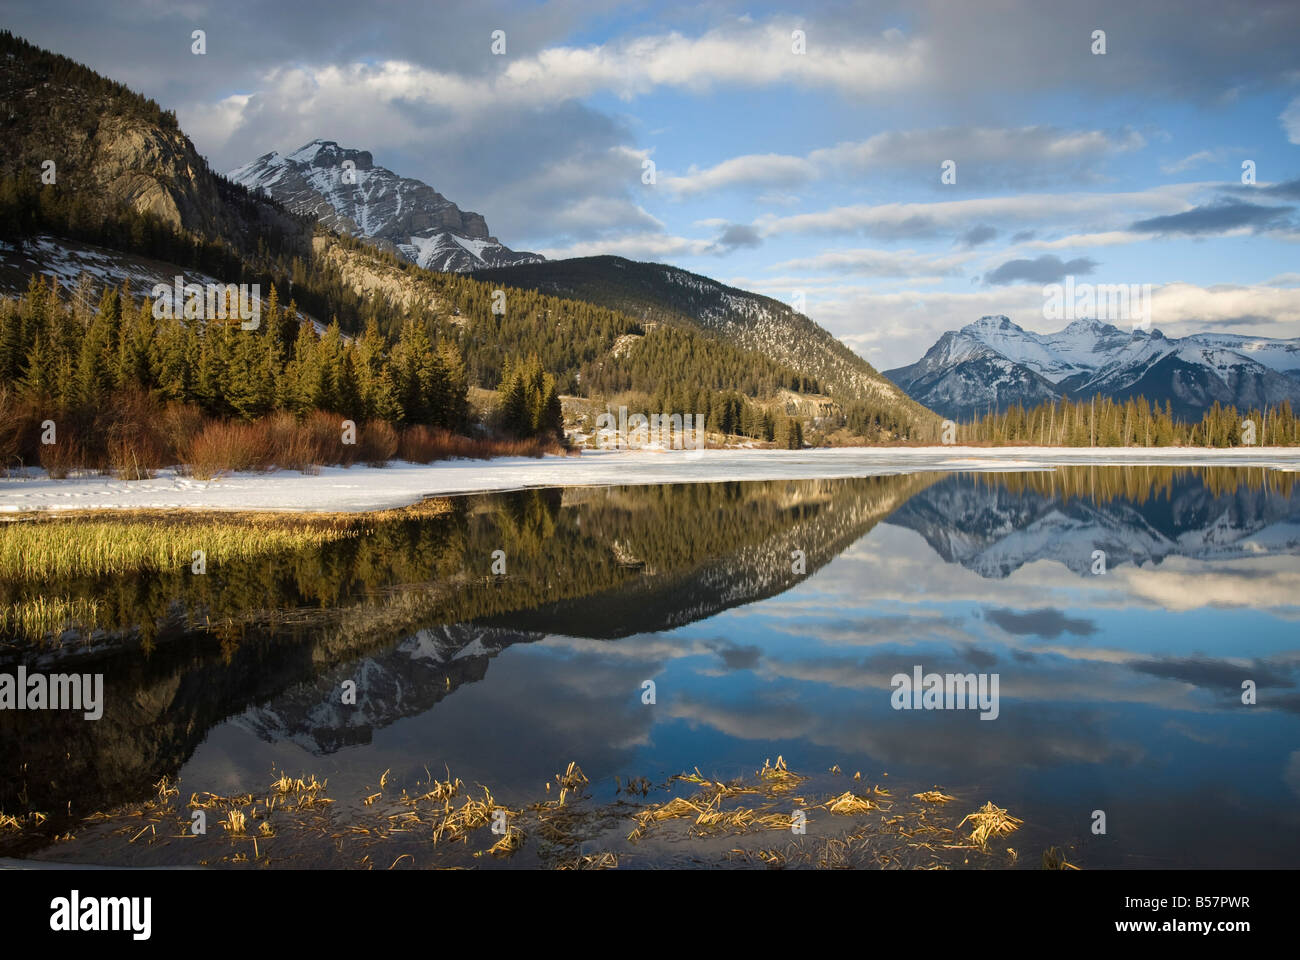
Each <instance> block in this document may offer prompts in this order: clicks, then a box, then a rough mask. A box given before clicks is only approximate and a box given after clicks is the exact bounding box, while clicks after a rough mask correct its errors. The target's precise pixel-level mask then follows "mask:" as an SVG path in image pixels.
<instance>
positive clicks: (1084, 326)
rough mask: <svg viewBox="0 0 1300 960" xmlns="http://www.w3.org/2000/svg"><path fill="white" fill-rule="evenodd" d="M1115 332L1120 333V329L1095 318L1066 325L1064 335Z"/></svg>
mask: <svg viewBox="0 0 1300 960" xmlns="http://www.w3.org/2000/svg"><path fill="white" fill-rule="evenodd" d="M1111 331H1114V332H1115V333H1119V328H1118V327H1116V326H1115V325H1114V324H1113V323H1105V322H1104V321H1101V320H1097V319H1095V318H1090V319H1086V320H1085V319H1080V320H1072V321H1070V323H1069V324H1067V325H1066V327H1065V329H1064V330H1062V331H1061V332H1062V333H1071V334H1087V333H1110V332H1111Z"/></svg>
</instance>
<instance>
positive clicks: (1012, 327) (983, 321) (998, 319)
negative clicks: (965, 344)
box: [961, 313, 1024, 336]
mask: <svg viewBox="0 0 1300 960" xmlns="http://www.w3.org/2000/svg"><path fill="white" fill-rule="evenodd" d="M997 331H1006V332H1008V333H1024V328H1022V327H1021V326H1020V325H1019V324H1016V323H1012V322H1011V318H1010V317H1007V316H1003V315H1002V314H1000V313H999V314H990V315H988V316H985V317H980V318H979V319H978V320H976V321H975V322H974V323H968V324H966V326H964V327H962V328H961V332H962V333H972V334H975V335H976V336H978V335H980V334H986V333H990V332H997Z"/></svg>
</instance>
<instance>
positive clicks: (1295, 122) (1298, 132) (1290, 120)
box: [1278, 97, 1300, 144]
mask: <svg viewBox="0 0 1300 960" xmlns="http://www.w3.org/2000/svg"><path fill="white" fill-rule="evenodd" d="M1278 119H1279V120H1281V121H1282V129H1283V130H1285V131H1286V138H1287V139H1288V140H1290V141H1291V142H1292V143H1296V144H1300V97H1296V98H1295V99H1294V100H1292V101H1291V102H1290V103H1288V104H1287V106H1286V109H1285V110H1283V111H1282V115H1281V116H1280V117H1278Z"/></svg>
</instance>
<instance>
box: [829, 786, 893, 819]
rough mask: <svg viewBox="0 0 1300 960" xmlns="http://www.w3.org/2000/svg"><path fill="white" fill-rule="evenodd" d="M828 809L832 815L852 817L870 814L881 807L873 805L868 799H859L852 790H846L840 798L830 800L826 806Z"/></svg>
mask: <svg viewBox="0 0 1300 960" xmlns="http://www.w3.org/2000/svg"><path fill="white" fill-rule="evenodd" d="M826 809H827V810H829V811H830V812H831V813H839V814H844V815H846V816H852V815H855V814H859V813H870V812H871V811H872V810H879V809H880V805H879V804H877V803H873V802H872V801H871V800H869V799H867V798H866V797H859V796H858V795H857V794H856V793H854V792H853V791H852V790H846V791H845V792H844V793H841V794H840V795H839V796H838V797H835V798H834V799H832V800H830V801H829V802H828V803H827V804H826Z"/></svg>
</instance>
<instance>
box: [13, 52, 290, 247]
mask: <svg viewBox="0 0 1300 960" xmlns="http://www.w3.org/2000/svg"><path fill="white" fill-rule="evenodd" d="M0 58H3V62H4V64H5V69H4V70H3V71H0V131H2V133H3V139H4V143H5V149H4V150H3V151H0V180H2V181H3V182H4V184H5V186H4V196H3V198H2V199H3V201H4V204H3V205H4V207H5V208H6V210H14V209H15V208H16V207H18V205H19V203H18V201H19V199H20V196H21V193H22V192H23V191H28V190H39V191H40V205H41V213H42V216H43V217H44V218H46V219H47V220H48V219H51V218H56V219H59V220H61V221H63V222H65V223H67V224H68V225H69V226H70V227H72V228H73V230H74V232H76V233H78V234H82V235H83V237H82V238H83V239H88V240H92V241H94V242H100V243H104V242H105V241H109V245H115V244H113V243H112V241H113V240H114V239H115V238H114V237H113V236H112V233H113V231H114V229H118V230H120V231H122V232H124V233H126V234H127V236H126V237H124V238H123V239H126V240H130V239H134V240H136V241H137V246H138V245H139V243H138V241H140V240H141V238H142V235H148V234H157V233H159V232H160V231H166V232H168V233H171V234H175V235H176V236H178V237H179V236H181V235H188V237H197V238H201V239H203V240H205V241H208V242H210V243H217V244H220V245H222V246H223V247H225V248H228V249H232V250H234V251H239V252H245V253H246V252H251V251H253V250H256V249H257V248H258V244H259V241H260V242H261V244H262V247H263V249H269V250H272V251H281V250H284V251H287V252H290V253H301V252H302V251H303V249H304V248H305V246H306V244H307V242H308V240H309V239H310V236H311V229H310V225H309V224H308V223H307V222H306V221H304V220H302V219H300V218H298V217H295V216H292V215H291V214H289V213H288V212H287V211H286V210H285V209H284V208H283V207H281V206H280V205H278V204H275V203H272V202H269V201H267V200H265V199H262V198H259V197H254V196H252V195H251V194H249V192H248V191H246V190H244V189H243V188H242V187H237V186H235V185H233V184H231V183H230V182H228V181H227V180H226V179H225V178H223V177H221V176H220V175H218V174H216V173H214V172H213V171H212V170H211V169H210V168H209V166H208V163H207V161H206V160H205V159H204V158H203V157H202V156H200V155H199V153H198V151H197V150H195V149H194V144H193V143H191V142H190V139H189V137H187V136H186V135H185V134H184V133H183V132H182V131H181V130H180V128H179V127H178V126H177V124H176V117H175V115H174V114H173V113H171V112H170V111H164V110H163V109H162V108H160V107H159V106H158V104H157V103H155V102H154V101H152V100H149V99H147V98H145V97H143V96H141V95H140V94H137V93H135V92H133V91H131V90H129V89H128V88H126V87H125V86H123V85H121V84H119V83H115V82H113V81H111V80H108V79H106V78H104V77H101V76H100V75H99V74H97V73H95V72H94V71H92V70H90V69H88V68H87V67H84V66H82V65H80V64H78V63H75V62H74V61H72V60H69V59H68V58H66V57H61V56H58V55H57V54H53V53H49V52H47V51H44V50H41V49H39V48H37V47H34V46H32V45H31V44H29V43H27V42H26V41H24V40H22V39H20V38H18V37H15V36H14V35H13V34H11V33H8V32H7V31H6V32H2V33H0ZM3 219H4V221H5V222H3V223H0V232H3V233H4V234H5V235H7V236H12V235H14V234H21V233H23V232H26V231H29V230H30V225H29V224H27V223H23V222H16V220H17V221H20V219H21V218H18V217H16V215H15V214H12V213H10V214H8V215H6V216H5V217H4V218H3ZM107 221H117V223H116V224H113V223H108V222H107ZM132 230H134V231H135V234H136V236H135V237H131V236H130V231H132ZM146 239H147V238H146Z"/></svg>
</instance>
